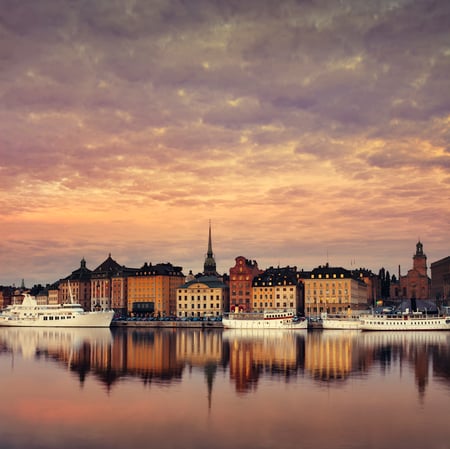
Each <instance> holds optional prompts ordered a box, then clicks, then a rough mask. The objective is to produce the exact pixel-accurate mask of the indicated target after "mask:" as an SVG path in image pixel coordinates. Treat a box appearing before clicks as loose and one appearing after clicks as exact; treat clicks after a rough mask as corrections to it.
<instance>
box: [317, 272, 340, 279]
mask: <svg viewBox="0 0 450 449" xmlns="http://www.w3.org/2000/svg"><path fill="white" fill-rule="evenodd" d="M317 277H318V278H319V279H322V274H318V275H317ZM329 277H330V275H329V274H328V273H326V274H325V279H328V278H329ZM337 277H338V276H337V274H336V273H333V275H332V278H333V279H336V278H337ZM339 277H340V278H342V279H343V278H344V275H343V273H341V274H340V275H339ZM314 278H315V275H314V274H312V275H311V279H314Z"/></svg>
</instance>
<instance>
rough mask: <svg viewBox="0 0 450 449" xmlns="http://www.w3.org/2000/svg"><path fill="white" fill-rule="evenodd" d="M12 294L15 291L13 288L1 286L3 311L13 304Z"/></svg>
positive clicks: (0, 304)
mask: <svg viewBox="0 0 450 449" xmlns="http://www.w3.org/2000/svg"><path fill="white" fill-rule="evenodd" d="M12 294H13V291H12V288H11V287H3V286H0V309H3V308H5V307H6V306H9V305H10V304H11V297H12Z"/></svg>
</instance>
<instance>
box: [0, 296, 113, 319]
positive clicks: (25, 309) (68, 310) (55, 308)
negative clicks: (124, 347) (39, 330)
mask: <svg viewBox="0 0 450 449" xmlns="http://www.w3.org/2000/svg"><path fill="white" fill-rule="evenodd" d="M113 317H114V311H113V310H108V311H104V312H85V311H84V309H83V308H82V307H81V305H80V304H57V305H52V304H44V305H41V304H38V303H37V301H36V298H34V297H33V296H31V295H30V294H28V293H25V294H24V298H23V301H22V304H12V305H10V306H7V307H6V308H5V309H4V310H3V311H2V312H1V313H0V326H15V327H109V326H110V325H111V321H112V319H113Z"/></svg>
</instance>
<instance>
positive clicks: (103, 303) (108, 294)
mask: <svg viewBox="0 0 450 449" xmlns="http://www.w3.org/2000/svg"><path fill="white" fill-rule="evenodd" d="M122 268H123V267H122V266H121V265H119V264H118V263H117V262H116V261H115V260H114V259H113V258H112V257H111V254H109V256H108V258H107V259H106V260H105V261H104V262H103V263H102V264H100V265H99V266H98V267H97V268H96V269H95V270H94V271H92V273H91V310H111V309H112V278H113V276H115V275H117V273H120V272H121V271H122Z"/></svg>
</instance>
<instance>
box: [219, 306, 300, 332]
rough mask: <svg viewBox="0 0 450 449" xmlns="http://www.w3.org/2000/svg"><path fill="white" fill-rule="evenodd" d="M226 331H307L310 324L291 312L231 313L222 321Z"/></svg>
mask: <svg viewBox="0 0 450 449" xmlns="http://www.w3.org/2000/svg"><path fill="white" fill-rule="evenodd" d="M222 324H223V327H224V328H225V329H291V330H295V329H307V328H308V322H307V321H306V320H305V319H302V318H297V317H296V316H295V313H294V311H291V310H288V311H286V310H282V311H278V310H270V311H269V310H265V311H263V312H231V313H228V314H225V315H224V317H223V319H222Z"/></svg>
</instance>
